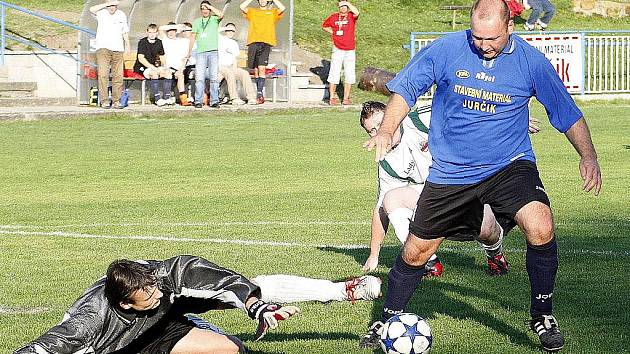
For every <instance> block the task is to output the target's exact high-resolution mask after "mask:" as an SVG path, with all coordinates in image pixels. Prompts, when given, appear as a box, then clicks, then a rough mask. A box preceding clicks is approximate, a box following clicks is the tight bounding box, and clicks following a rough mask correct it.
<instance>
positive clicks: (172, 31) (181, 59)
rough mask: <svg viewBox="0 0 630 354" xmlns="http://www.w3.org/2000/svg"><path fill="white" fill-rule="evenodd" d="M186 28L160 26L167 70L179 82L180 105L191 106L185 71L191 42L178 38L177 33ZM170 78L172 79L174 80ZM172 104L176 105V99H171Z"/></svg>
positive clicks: (171, 23)
mask: <svg viewBox="0 0 630 354" xmlns="http://www.w3.org/2000/svg"><path fill="white" fill-rule="evenodd" d="M184 28H185V25H183V24H182V25H177V24H175V22H169V23H168V25H164V26H160V28H159V30H160V39H161V40H162V46H163V47H164V55H165V57H166V65H165V66H166V68H167V69H168V70H169V71H170V73H171V75H172V76H174V77H175V79H176V80H177V92H178V94H179V103H180V104H181V105H182V106H190V103H189V102H188V95H187V94H186V85H185V82H184V81H185V77H184V71H185V70H186V61H187V60H186V57H187V55H188V47H189V40H188V38H183V37H177V32H178V31H181V30H183V29H184ZM172 76H171V77H169V79H170V78H172ZM169 103H171V104H173V103H175V97H171V100H170V102H169Z"/></svg>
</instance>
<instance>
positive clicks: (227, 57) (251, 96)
mask: <svg viewBox="0 0 630 354" xmlns="http://www.w3.org/2000/svg"><path fill="white" fill-rule="evenodd" d="M221 32H222V34H221V35H219V82H220V81H221V80H222V79H223V78H225V81H226V83H227V88H228V94H229V95H230V101H231V103H232V104H237V105H241V104H245V102H244V101H243V100H241V98H240V97H239V94H238V87H237V86H236V80H237V79H238V80H239V81H240V82H241V85H242V86H243V89H245V94H246V97H247V103H249V104H255V103H256V92H255V91H254V85H252V79H251V77H250V76H249V72H247V70H244V69H241V68H239V67H238V57H239V55H240V52H241V50H240V48H239V46H238V43H237V42H236V41H235V40H234V39H233V38H234V33H236V25H234V24H233V23H228V24H227V25H225V27H223V28H222V31H221Z"/></svg>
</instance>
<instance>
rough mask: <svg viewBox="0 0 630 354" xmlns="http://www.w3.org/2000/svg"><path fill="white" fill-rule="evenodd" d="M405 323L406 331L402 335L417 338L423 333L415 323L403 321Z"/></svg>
mask: <svg viewBox="0 0 630 354" xmlns="http://www.w3.org/2000/svg"><path fill="white" fill-rule="evenodd" d="M403 325H404V326H405V333H403V335H402V336H401V337H411V338H415V337H417V336H421V335H422V333H420V332H418V327H417V326H416V325H415V324H413V325H410V326H409V325H406V324H404V323H403Z"/></svg>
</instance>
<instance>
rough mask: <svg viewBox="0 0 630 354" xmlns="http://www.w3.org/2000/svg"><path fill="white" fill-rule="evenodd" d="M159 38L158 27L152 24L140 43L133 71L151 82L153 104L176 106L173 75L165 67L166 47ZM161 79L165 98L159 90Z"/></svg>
mask: <svg viewBox="0 0 630 354" xmlns="http://www.w3.org/2000/svg"><path fill="white" fill-rule="evenodd" d="M157 36H158V26H157V25H156V24H154V23H151V24H150V25H149V26H148V27H147V36H146V37H144V38H142V39H140V40H139V41H138V58H137V59H136V64H135V65H134V66H133V71H135V72H137V73H138V74H142V75H143V76H144V77H145V78H146V79H147V80H149V84H150V85H151V91H152V92H153V102H154V103H155V104H156V105H158V106H160V107H161V106H164V105H167V104H175V100H171V87H172V86H173V80H172V79H171V78H172V74H171V72H170V71H169V70H168V69H167V68H166V67H165V66H164V65H165V64H166V58H165V56H164V46H163V45H162V41H161V40H160V39H159V38H157ZM159 79H163V80H162V91H163V94H164V96H163V97H162V94H161V93H160V89H159V84H160V80H159Z"/></svg>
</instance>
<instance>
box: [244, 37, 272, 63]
mask: <svg viewBox="0 0 630 354" xmlns="http://www.w3.org/2000/svg"><path fill="white" fill-rule="evenodd" d="M269 53H271V45H269V44H267V43H263V42H254V43H252V44H250V45H248V46H247V67H248V68H250V69H256V68H257V67H259V66H267V64H269Z"/></svg>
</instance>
